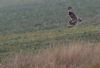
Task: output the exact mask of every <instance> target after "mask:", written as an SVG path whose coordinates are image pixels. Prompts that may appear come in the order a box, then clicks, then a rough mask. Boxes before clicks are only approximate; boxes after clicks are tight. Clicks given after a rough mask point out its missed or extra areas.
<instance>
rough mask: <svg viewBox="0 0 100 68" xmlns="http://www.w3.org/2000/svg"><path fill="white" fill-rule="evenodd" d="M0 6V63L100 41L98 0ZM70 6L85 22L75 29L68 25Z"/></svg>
mask: <svg viewBox="0 0 100 68" xmlns="http://www.w3.org/2000/svg"><path fill="white" fill-rule="evenodd" d="M0 3H1V4H0V62H2V61H4V60H5V58H7V57H8V56H10V55H14V54H16V53H20V52H24V53H29V52H32V53H38V52H39V51H40V50H44V49H48V48H53V47H56V46H57V47H59V46H61V45H64V46H67V45H69V44H70V43H73V42H75V43H77V42H84V43H83V44H85V43H93V44H97V43H99V42H100V20H99V18H100V12H99V11H100V1H99V0H74V1H71V0H60V1H59V0H29V1H27V0H23V1H22V0H13V1H12V0H9V1H5V0H4V1H0ZM89 3H90V4H89ZM68 6H72V7H73V8H74V9H75V12H76V14H77V15H78V16H79V17H81V18H82V23H81V24H78V25H76V26H74V27H72V28H69V27H68V26H67V24H68V23H67V22H68V15H67V7H68ZM83 44H82V45H83ZM87 46H88V44H87Z"/></svg>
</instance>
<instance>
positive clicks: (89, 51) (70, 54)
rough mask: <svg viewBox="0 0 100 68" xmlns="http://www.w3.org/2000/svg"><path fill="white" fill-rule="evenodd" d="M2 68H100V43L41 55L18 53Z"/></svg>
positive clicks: (81, 44) (52, 49)
mask: <svg viewBox="0 0 100 68" xmlns="http://www.w3.org/2000/svg"><path fill="white" fill-rule="evenodd" d="M4 62H5V63H4V64H0V67H1V68H37V67H38V68H100V43H98V44H97V43H96V44H92V43H84V44H83V43H78V42H77V43H76V42H73V43H71V44H69V45H67V46H65V45H60V47H56V48H51V49H46V50H44V51H42V52H40V53H37V54H32V53H28V54H26V53H18V54H15V55H13V56H11V57H10V58H8V59H6V60H5V61H4Z"/></svg>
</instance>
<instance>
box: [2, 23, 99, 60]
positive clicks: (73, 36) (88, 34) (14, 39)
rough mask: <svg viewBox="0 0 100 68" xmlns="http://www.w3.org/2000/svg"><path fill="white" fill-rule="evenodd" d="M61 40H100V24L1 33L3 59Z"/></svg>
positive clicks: (34, 50) (94, 41)
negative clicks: (7, 33)
mask: <svg viewBox="0 0 100 68" xmlns="http://www.w3.org/2000/svg"><path fill="white" fill-rule="evenodd" d="M59 41H63V42H64V43H70V42H73V41H84V42H91V43H96V42H100V25H97V26H89V27H85V28H83V27H73V28H68V27H62V28H55V29H49V30H40V31H35V32H26V33H19V34H9V35H0V55H1V59H2V57H4V56H7V55H9V54H12V53H16V52H20V51H24V52H36V51H38V50H40V49H44V48H48V47H50V46H52V44H54V43H55V42H56V43H59Z"/></svg>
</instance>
